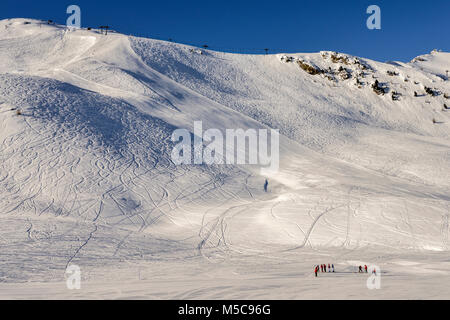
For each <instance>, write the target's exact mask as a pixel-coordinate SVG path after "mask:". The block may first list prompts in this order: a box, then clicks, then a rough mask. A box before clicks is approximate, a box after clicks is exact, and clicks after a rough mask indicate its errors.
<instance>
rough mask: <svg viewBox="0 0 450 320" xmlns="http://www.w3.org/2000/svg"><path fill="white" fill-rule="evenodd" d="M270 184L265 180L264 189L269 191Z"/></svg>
mask: <svg viewBox="0 0 450 320" xmlns="http://www.w3.org/2000/svg"><path fill="white" fill-rule="evenodd" d="M268 186H269V181H267V179H266V182H264V191H265V192H267V187H268Z"/></svg>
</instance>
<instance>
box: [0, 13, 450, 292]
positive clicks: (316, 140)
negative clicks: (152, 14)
mask: <svg viewBox="0 0 450 320" xmlns="http://www.w3.org/2000/svg"><path fill="white" fill-rule="evenodd" d="M425 60H426V61H425ZM447 64H448V54H447V53H440V52H434V53H432V54H430V55H427V56H425V58H422V59H421V60H420V61H418V62H412V63H409V64H402V63H386V64H384V63H378V62H375V61H371V60H366V59H361V58H357V57H352V56H349V55H344V54H335V53H332V52H322V53H317V54H295V55H267V56H256V55H235V54H225V53H218V52H213V51H203V50H199V49H196V48H192V47H189V46H184V45H179V44H174V43H168V42H163V41H157V40H151V39H140V38H134V37H127V36H124V35H121V34H117V33H111V34H109V35H108V36H104V35H101V34H100V33H99V32H97V31H96V30H91V31H88V30H67V29H66V28H64V27H62V26H49V25H46V24H42V23H41V22H40V21H36V20H31V19H11V20H3V21H0V193H1V194H2V198H1V199H0V219H1V221H2V223H1V224H0V249H1V250H0V281H1V282H22V281H45V282H46V281H60V280H61V279H62V277H63V276H64V270H65V268H66V266H68V265H69V264H71V263H75V264H78V265H80V266H82V268H83V275H84V276H85V277H86V279H87V280H95V281H103V280H104V279H105V278H104V277H105V274H104V273H105V272H104V271H105V270H108V272H110V271H111V272H112V273H109V274H111V275H112V274H116V273H114V272H116V271H118V270H120V272H121V273H122V272H123V274H121V276H122V275H123V276H124V277H125V278H126V277H127V276H128V275H129V274H128V273H127V271H129V270H133V271H129V272H134V270H136V269H138V268H141V267H142V268H149V267H150V269H151V270H155V272H156V276H157V277H160V279H166V278H167V277H171V279H172V280H175V281H174V282H180V283H181V282H182V281H185V280H186V278H189V276H188V274H192V273H196V274H203V273H204V274H208V272H209V271H210V270H211V269H214V272H213V273H214V274H219V275H220V274H222V273H221V272H222V270H224V271H223V272H224V273H223V275H226V276H224V277H225V278H224V280H223V281H224V282H226V281H227V280H226V279H227V277H228V276H229V274H239V275H240V276H242V277H243V278H245V277H248V272H247V273H246V272H242V271H241V268H242V269H243V268H244V266H246V267H249V268H250V269H251V270H253V268H252V264H254V265H257V266H258V268H260V269H258V271H257V272H263V273H264V270H263V269H264V265H265V264H266V263H267V264H268V265H272V266H273V265H278V267H276V268H275V269H274V270H279V272H280V274H283V272H288V273H290V272H292V270H293V269H292V268H294V266H296V267H295V268H297V267H298V265H297V264H296V263H298V261H299V260H301V261H307V262H304V263H303V264H302V265H301V266H300V268H303V267H306V265H307V268H310V266H309V264H312V263H314V262H313V261H314V259H316V258H317V257H322V256H326V257H330V258H332V259H334V261H336V263H340V264H341V266H342V268H343V269H344V270H350V269H351V266H350V265H351V263H352V262H351V261H353V260H352V259H375V260H376V262H377V263H380V264H382V265H383V267H384V266H385V265H386V267H387V268H390V267H389V263H392V261H394V260H395V261H397V260H402V259H406V260H408V259H410V258H411V257H416V256H419V255H423V256H422V258H423V259H424V260H426V259H427V258H426V257H430V259H434V258H435V257H437V258H436V259H437V261H440V262H441V259H442V256H441V255H440V254H442V255H444V254H447V252H448V249H449V245H450V242H449V238H448V235H449V226H448V217H449V216H448V210H449V205H450V197H449V187H450V183H449V181H450V170H449V169H450V152H449V150H450V142H449V141H448V137H449V133H450V131H449V121H450V119H449V114H450V113H449V112H447V111H445V110H443V109H442V107H443V104H444V103H447V105H448V102H446V101H447V100H446V99H447V98H445V94H448V93H449V91H450V90H449V84H448V80H445V79H444V78H442V77H439V76H438V75H437V74H438V73H439V74H440V75H442V71H441V70H442V69H443V68H446V67H447ZM311 68H313V69H311ZM330 68H331V69H330ZM357 79H358V80H357ZM375 80H378V82H379V83H380V86H382V87H384V88H385V89H386V91H385V92H384V94H380V95H378V94H376V93H375V92H374V90H373V88H372V87H371V85H372V84H373V83H374V82H375ZM416 82H417V84H416ZM426 88H428V89H430V90H431V91H430V90H428V93H427V90H426ZM394 91H395V92H397V93H400V94H401V95H398V98H399V100H393V92H394ZM414 91H417V93H418V96H417V97H415V96H414ZM394 96H397V95H396V94H395V95H394ZM433 118H435V120H436V121H435V123H433V121H432V119H433ZM198 120H201V121H203V129H204V130H205V129H208V128H217V129H219V130H221V131H223V132H225V129H238V128H242V129H248V128H253V129H259V128H275V129H279V130H280V132H281V134H282V135H281V136H280V171H279V172H277V173H273V174H271V175H269V176H268V178H269V182H270V183H269V192H267V193H266V192H264V190H263V183H264V180H265V179H266V178H267V177H265V176H262V175H261V174H260V171H259V170H258V169H259V168H258V167H254V166H245V165H241V166H233V165H215V166H207V165H181V166H179V165H175V164H174V163H173V162H172V159H171V151H172V149H173V146H174V143H173V142H172V141H171V135H172V132H173V131H174V130H175V129H176V128H186V129H188V130H190V131H191V132H192V130H193V123H194V121H198ZM356 256H359V258H355V257H356ZM411 259H413V258H411ZM414 259H415V258H414ZM444 260H445V259H444ZM444 260H442V261H444ZM280 261H281V262H283V263H284V262H288V263H291V264H292V265H291V267H289V268H287V269H286V270H284V269H283V268H282V267H280V266H279V264H280ZM187 263H188V265H189V270H187V269H186V268H185V269H186V270H184V271H182V272H181V271H180V273H179V274H178V273H177V272H178V271H179V266H181V265H182V266H184V265H185V264H187ZM231 265H233V266H236V268H237V269H238V270H232V271H230V272H229V268H231V267H230V266H231ZM153 266H157V267H155V269H152V267H153ZM295 268H294V269H295ZM282 269H283V270H282ZM297 269H298V268H297ZM156 270H158V271H156ZM225 270H226V271H225ZM392 270H396V269H395V268H393V269H392ZM447 271H448V270H447V269H445V270H444V271H442V272H444V273H445V274H446V275H447V273H446V272H447ZM277 272H278V271H277ZM430 273H431V274H433V276H434V273H433V272H431V271H430ZM308 275H309V270H308V271H302V277H307V276H308ZM153 276H155V274H153ZM112 277H113V278H114V276H112ZM219 279H222V278H220V276H219ZM113 280H114V279H113ZM116 280H117V279H116ZM433 281H435V279H434V278H433ZM262 283H263V284H265V283H267V284H268V285H269V286H270V285H271V284H270V281H269V282H265V281H263V282H262ZM221 285H223V283H221V282H220V281H218V283H217V288H220V287H221ZM217 288H216V289H217ZM180 290H186V289H185V288H184V289H180ZM217 290H220V289H217ZM268 294H269V293H268ZM176 295H177V292H176V290H175V291H174V292H173V296H176ZM193 296H195V294H193Z"/></svg>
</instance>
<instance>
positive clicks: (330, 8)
mask: <svg viewBox="0 0 450 320" xmlns="http://www.w3.org/2000/svg"><path fill="white" fill-rule="evenodd" d="M71 4H77V5H79V6H80V7H81V12H82V26H83V27H88V26H91V27H98V26H99V25H104V24H107V25H110V26H111V27H112V28H114V29H115V30H117V31H119V32H122V33H125V34H133V35H140V36H146V37H151V38H158V39H169V38H171V39H173V40H174V41H176V42H181V43H189V44H194V45H202V44H208V45H209V46H210V47H211V49H216V50H220V51H233V52H244V53H261V52H263V51H262V49H264V48H269V49H270V52H272V53H274V52H316V51H320V50H334V51H340V52H346V53H350V54H354V55H358V56H363V57H368V58H372V59H375V60H380V61H386V60H401V61H409V60H410V59H412V58H413V57H415V56H417V55H420V54H423V53H428V52H430V51H431V50H432V49H434V48H437V49H442V50H443V51H450V36H449V34H450V0H432V1H415V0H409V1H405V0H371V1H365V0H351V1H345V0H341V1H337V0H334V1H329V0H316V1H311V0H308V1H305V0H294V1H275V0H273V1H264V0H259V1H253V0H248V1H245V0H241V1H236V0H226V1H224V0H221V1H216V0H210V1H204V0H192V1H187V0H184V1H178V0H169V1H164V0H159V1H153V0H149V1H134V0H127V1H92V0H90V1H84V0H72V1H60V0H59V1H46V0H40V1H36V0H21V1H18V0H2V1H1V3H0V18H1V19H4V18H14V17H25V18H36V19H44V20H48V19H51V20H54V21H56V22H58V23H61V24H64V23H65V21H66V19H67V16H68V15H67V14H66V8H67V6H68V5H71ZM371 4H376V5H378V6H379V7H380V8H381V30H369V29H367V28H366V20H367V18H368V17H369V15H368V14H366V8H367V7H368V6H369V5H371Z"/></svg>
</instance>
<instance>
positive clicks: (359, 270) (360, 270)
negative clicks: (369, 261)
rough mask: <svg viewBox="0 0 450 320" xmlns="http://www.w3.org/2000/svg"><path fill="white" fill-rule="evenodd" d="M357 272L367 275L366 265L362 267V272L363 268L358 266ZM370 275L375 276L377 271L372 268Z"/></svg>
mask: <svg viewBox="0 0 450 320" xmlns="http://www.w3.org/2000/svg"><path fill="white" fill-rule="evenodd" d="M358 272H359V273H367V272H368V271H367V265H364V271H363V267H362V266H359V269H358ZM372 273H373V274H377V270H376V269H375V268H374V269H373V270H372Z"/></svg>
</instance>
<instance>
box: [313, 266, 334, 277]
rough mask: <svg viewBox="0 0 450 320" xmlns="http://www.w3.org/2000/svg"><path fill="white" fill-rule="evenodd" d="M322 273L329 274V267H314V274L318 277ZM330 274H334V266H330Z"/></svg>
mask: <svg viewBox="0 0 450 320" xmlns="http://www.w3.org/2000/svg"><path fill="white" fill-rule="evenodd" d="M319 271H320V272H327V265H326V264H320V265H316V266H315V267H314V274H315V276H316V277H317V274H318V273H319ZM328 272H334V264H328Z"/></svg>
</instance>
